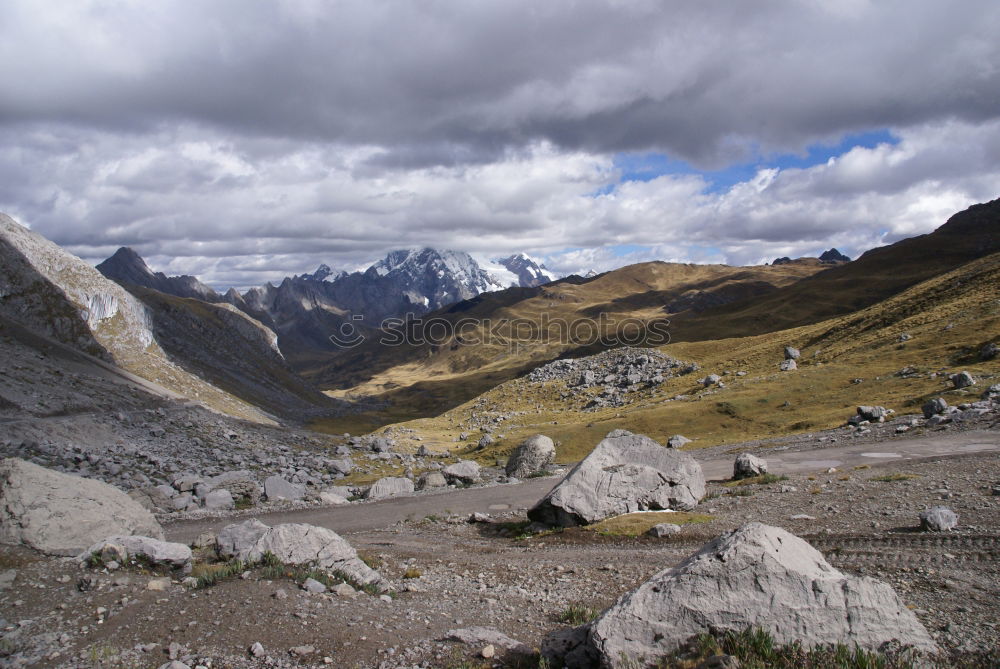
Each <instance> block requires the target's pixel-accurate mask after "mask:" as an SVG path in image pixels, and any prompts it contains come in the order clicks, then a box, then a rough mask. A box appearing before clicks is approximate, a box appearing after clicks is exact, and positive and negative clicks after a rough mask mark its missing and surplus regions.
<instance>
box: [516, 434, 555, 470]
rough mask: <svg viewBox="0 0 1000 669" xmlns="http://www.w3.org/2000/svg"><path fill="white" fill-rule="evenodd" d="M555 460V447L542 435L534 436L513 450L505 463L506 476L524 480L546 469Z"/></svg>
mask: <svg viewBox="0 0 1000 669" xmlns="http://www.w3.org/2000/svg"><path fill="white" fill-rule="evenodd" d="M555 458H556V445H555V444H554V443H553V442H552V440H551V439H550V438H548V437H546V436H545V435H544V434H535V435H532V436H530V437H528V438H527V439H525V440H524V441H523V442H521V445H520V446H518V447H517V449H515V450H514V454H513V455H511V456H510V459H509V460H508V461H507V467H506V472H507V476H514V477H517V478H524V477H526V476H528V475H530V474H534V473H536V472H540V471H542V470H543V469H545V468H546V467H548V466H549V465H550V464H552V462H553V461H554V460H555Z"/></svg>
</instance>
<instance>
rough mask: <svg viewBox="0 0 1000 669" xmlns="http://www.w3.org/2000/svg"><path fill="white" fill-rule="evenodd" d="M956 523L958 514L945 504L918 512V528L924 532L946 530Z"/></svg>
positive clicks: (952, 527)
mask: <svg viewBox="0 0 1000 669" xmlns="http://www.w3.org/2000/svg"><path fill="white" fill-rule="evenodd" d="M957 525H958V516H957V515H955V512H954V511H952V510H951V509H949V508H948V507H946V506H935V507H932V508H930V509H927V510H926V511H921V512H920V529H922V530H924V531H925V532H947V531H949V530H953V529H955V527H956V526H957Z"/></svg>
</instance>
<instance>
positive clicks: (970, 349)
mask: <svg viewBox="0 0 1000 669" xmlns="http://www.w3.org/2000/svg"><path fill="white" fill-rule="evenodd" d="M997 333H1000V253H997V254H993V255H990V256H987V257H985V258H982V259H980V260H976V261H973V262H971V263H968V264H966V265H964V266H963V267H961V268H959V269H957V270H954V271H951V272H948V273H947V274H944V275H942V276H939V277H936V278H933V279H930V280H928V281H925V282H922V283H920V284H918V285H917V286H914V287H911V288H909V289H907V290H905V291H904V292H902V293H900V294H899V295H896V296H893V297H891V298H889V299H887V300H884V301H882V302H879V303H878V304H875V305H872V306H869V307H867V308H865V309H862V310H860V311H858V312H856V313H853V314H850V315H846V316H840V317H836V318H832V319H827V320H824V321H822V322H819V323H815V324H812V325H807V326H802V327H797V328H790V329H786V330H781V331H779V332H774V333H770V334H766V335H755V336H750V337H742V338H728V339H720V340H707V341H700V342H678V343H672V344H669V345H667V346H664V347H661V348H660V350H661V351H662V352H663V353H665V354H667V355H670V356H673V357H674V358H677V359H681V360H686V361H695V362H697V363H698V364H699V365H700V366H701V371H700V372H698V373H695V374H690V375H687V376H680V377H676V378H673V379H668V380H667V381H666V382H665V383H663V384H662V385H660V386H658V387H656V388H654V389H652V390H649V391H644V392H641V393H636V394H635V396H634V397H633V398H632V399H633V401H632V402H631V403H629V404H628V405H627V406H624V407H618V408H611V409H602V410H599V411H593V412H592V411H586V410H584V407H585V406H586V404H587V402H588V400H589V397H590V395H592V394H593V393H595V392H596V391H597V390H596V389H588V390H580V389H578V388H567V386H566V384H565V382H562V381H551V382H546V383H534V382H531V381H529V380H527V379H526V378H520V379H516V380H512V381H508V382H506V383H504V384H502V385H500V386H498V387H496V388H494V389H492V390H489V391H488V392H486V393H484V394H483V395H482V396H481V397H478V398H476V399H474V400H472V401H469V402H466V403H464V404H462V405H460V406H458V407H455V408H454V409H452V410H450V411H447V412H445V413H443V414H442V415H440V416H436V417H433V418H424V419H419V420H413V421H408V422H405V423H402V424H401V426H402V427H406V428H409V429H412V430H414V431H415V432H414V433H413V435H414V436H419V437H421V439H422V440H421V441H420V442H416V441H413V442H411V443H410V446H412V447H414V448H415V447H416V446H417V445H418V444H419V445H426V446H428V447H430V448H432V449H437V450H452V451H456V450H457V451H462V450H466V449H469V446H470V444H473V443H474V442H475V441H476V440H477V439H478V438H479V436H480V434H481V432H480V431H479V430H478V426H480V425H482V424H490V425H491V426H493V429H494V436H497V435H502V438H500V439H499V441H498V442H497V444H495V445H493V446H491V447H489V448H487V449H486V450H484V451H478V452H474V453H473V456H474V457H476V458H479V459H481V460H483V461H491V460H493V459H494V458H496V457H503V456H505V455H507V454H508V453H509V452H510V451H511V450H512V449H513V447H515V446H516V445H517V443H518V442H519V441H520V440H521V439H522V438H524V437H525V436H527V435H529V434H533V433H536V432H542V433H544V434H547V435H549V436H551V437H552V438H553V439H555V440H556V441H557V444H558V446H557V448H558V457H559V459H560V460H561V461H573V460H577V459H579V458H581V457H583V456H584V455H585V454H586V453H588V452H589V450H590V449H591V448H593V446H594V445H595V444H596V443H597V442H598V441H599V440H600V439H601V438H602V437H603V436H604V435H605V434H606V433H607V432H608V431H610V430H611V429H613V428H626V429H629V430H633V431H636V432H641V433H644V434H648V435H650V436H652V437H653V438H655V439H658V440H665V439H666V438H668V437H669V436H671V435H673V434H678V433H679V434H684V435H686V436H687V437H689V438H692V439H694V440H695V441H694V442H693V443H692V444H690V445H689V446H688V448H698V447H703V446H710V445H716V444H722V443H732V442H738V441H744V440H748V439H755V438H763V437H771V436H778V435H783V434H788V433H801V432H810V431H814V430H819V429H825V428H831V427H836V426H838V425H842V424H843V423H844V422H845V421H846V419H847V418H848V417H849V416H851V415H852V414H853V413H854V411H855V407H856V406H857V405H859V404H879V405H883V406H886V407H889V408H892V409H895V410H896V411H898V412H910V413H914V412H918V411H919V406H920V405H921V404H922V403H923V402H924V401H926V399H928V398H930V397H933V396H937V395H943V396H944V397H946V399H947V400H948V402H949V403H952V404H956V403H959V402H961V401H963V400H966V399H970V398H977V397H978V395H979V393H981V392H982V390H983V389H984V387H985V385H986V384H989V383H997V382H998V381H1000V359H994V360H992V361H985V362H984V361H981V360H979V356H978V352H979V350H980V348H981V347H982V346H983V344H985V343H986V342H988V341H991V340H992V341H997V340H998V339H1000V337H998V334H997ZM904 334H905V335H908V337H909V338H908V339H907V338H905V337H901V335H904ZM786 345H790V346H795V347H797V348H799V349H800V350H801V351H802V357H801V358H800V360H799V368H798V369H797V370H796V371H791V372H781V371H779V370H778V365H779V363H780V362H781V360H782V358H783V347H784V346H786ZM904 368H910V369H906V370H905V371H904ZM961 370H968V371H970V372H971V373H972V374H973V375H974V376H976V377H977V378H979V379H980V385H978V386H975V387H973V388H971V389H968V390H963V391H954V390H951V384H950V382H949V381H948V378H947V375H948V374H950V373H954V372H957V371H961ZM737 372H745V375H743V376H738V375H737V374H736V373H737ZM708 373H717V374H720V375H722V376H723V380H724V383H725V384H726V387H725V388H723V389H709V390H706V389H704V388H702V387H700V386H699V385H698V384H697V383H696V377H700V376H702V375H704V374H708ZM678 396H680V397H678ZM463 431H465V432H468V433H469V435H470V439H469V441H468V442H463V443H458V442H456V438H457V436H458V435H459V434H460V433H461V432H463ZM397 438H398V437H397ZM470 452H471V450H470Z"/></svg>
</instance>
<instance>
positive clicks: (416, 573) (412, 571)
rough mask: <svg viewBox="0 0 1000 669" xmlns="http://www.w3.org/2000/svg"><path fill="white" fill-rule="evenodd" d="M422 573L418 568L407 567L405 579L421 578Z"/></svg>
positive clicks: (404, 573) (404, 574)
mask: <svg viewBox="0 0 1000 669" xmlns="http://www.w3.org/2000/svg"><path fill="white" fill-rule="evenodd" d="M421 575H422V572H421V571H420V570H419V569H417V568H416V567H407V568H406V571H405V572H403V578H420V577H421Z"/></svg>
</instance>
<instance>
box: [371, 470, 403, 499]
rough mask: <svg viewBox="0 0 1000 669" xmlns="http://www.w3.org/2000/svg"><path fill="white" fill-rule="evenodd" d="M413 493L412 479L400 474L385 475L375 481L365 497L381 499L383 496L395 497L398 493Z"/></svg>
mask: <svg viewBox="0 0 1000 669" xmlns="http://www.w3.org/2000/svg"><path fill="white" fill-rule="evenodd" d="M412 493H413V481H411V480H410V479H408V478H404V477H402V476H387V477H386V478H382V479H379V480H378V481H375V483H374V484H373V485H372V487H371V488H369V489H368V493H367V494H366V495H365V499H382V498H384V497H397V496H398V495H409V494H412Z"/></svg>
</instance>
